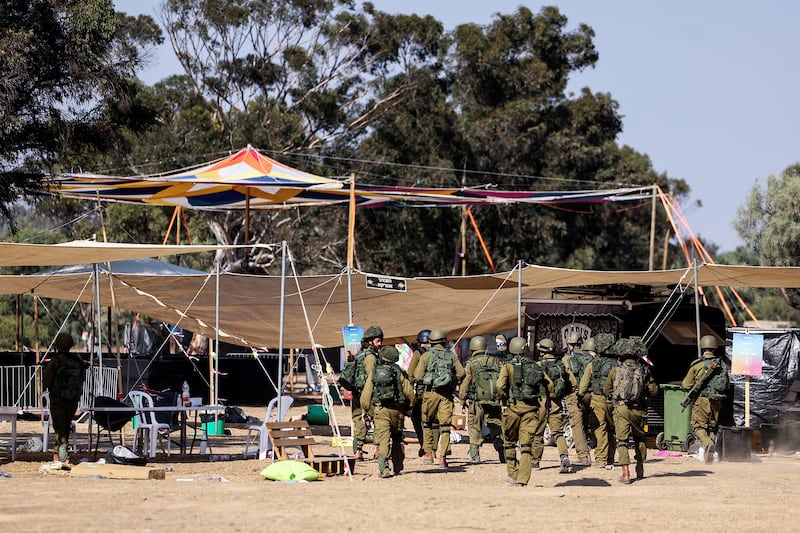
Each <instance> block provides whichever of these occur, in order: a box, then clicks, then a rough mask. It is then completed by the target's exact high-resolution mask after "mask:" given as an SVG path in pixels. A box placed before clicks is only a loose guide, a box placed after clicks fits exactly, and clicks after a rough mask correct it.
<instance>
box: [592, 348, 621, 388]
mask: <svg viewBox="0 0 800 533" xmlns="http://www.w3.org/2000/svg"><path fill="white" fill-rule="evenodd" d="M617 364H618V363H617V360H616V359H611V358H610V357H605V356H603V355H598V356H597V357H595V358H594V359H593V360H592V381H591V389H592V392H593V393H594V394H599V395H600V396H603V387H605V385H606V379H607V378H608V374H610V373H611V369H612V368H614V367H615V366H616V365H617Z"/></svg>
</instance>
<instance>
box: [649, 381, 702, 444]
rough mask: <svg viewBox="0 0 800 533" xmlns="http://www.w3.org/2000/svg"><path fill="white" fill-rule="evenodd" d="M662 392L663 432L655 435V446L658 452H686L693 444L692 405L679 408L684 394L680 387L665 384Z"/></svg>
mask: <svg viewBox="0 0 800 533" xmlns="http://www.w3.org/2000/svg"><path fill="white" fill-rule="evenodd" d="M661 390H663V391H664V431H663V432H662V433H659V434H658V435H656V446H657V447H658V449H659V450H674V451H682V452H687V451H689V448H690V447H691V446H692V444H694V441H695V437H694V434H693V433H692V422H691V419H692V404H691V403H690V404H689V405H687V406H686V409H683V408H682V407H681V402H682V401H683V400H684V398H686V392H684V390H683V389H682V388H681V386H680V385H674V384H671V383H665V384H663V385H661Z"/></svg>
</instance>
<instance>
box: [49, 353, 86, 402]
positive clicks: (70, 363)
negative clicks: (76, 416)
mask: <svg viewBox="0 0 800 533" xmlns="http://www.w3.org/2000/svg"><path fill="white" fill-rule="evenodd" d="M85 374H86V370H85V368H84V366H83V363H81V361H79V360H78V359H77V358H76V357H73V356H70V355H61V356H60V358H59V361H58V368H57V369H56V373H55V376H53V384H52V385H51V387H50V388H51V389H52V390H51V391H50V392H51V394H52V395H53V397H55V398H62V399H64V400H68V401H74V400H77V399H78V398H80V397H81V392H83V381H84V377H85Z"/></svg>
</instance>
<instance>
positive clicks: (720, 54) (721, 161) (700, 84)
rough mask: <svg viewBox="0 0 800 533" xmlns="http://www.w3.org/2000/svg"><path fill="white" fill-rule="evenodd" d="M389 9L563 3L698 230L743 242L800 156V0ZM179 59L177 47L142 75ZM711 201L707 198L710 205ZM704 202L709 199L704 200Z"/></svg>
mask: <svg viewBox="0 0 800 533" xmlns="http://www.w3.org/2000/svg"><path fill="white" fill-rule="evenodd" d="M159 4H160V1H159V0H115V5H116V6H117V9H118V10H121V11H126V12H128V13H131V14H134V13H146V14H150V15H153V16H154V17H155V18H156V20H158V19H159V17H158V6H159ZM373 4H375V6H376V7H377V8H378V9H380V10H382V11H386V12H389V13H417V14H420V15H423V14H430V15H433V16H434V17H436V18H437V19H439V20H441V21H442V22H443V23H444V25H445V27H446V28H448V29H452V28H453V27H455V26H456V25H458V24H461V23H465V22H475V23H479V24H486V23H489V22H490V21H491V20H492V15H493V14H494V13H497V12H501V13H511V12H513V11H515V10H516V8H517V6H519V5H525V6H527V7H528V8H530V9H531V10H533V11H539V9H541V7H542V6H543V5H556V6H558V7H559V9H560V10H561V12H562V13H563V14H564V15H566V16H567V18H568V19H569V23H568V28H570V29H571V28H574V27H576V26H577V25H578V24H579V23H581V22H583V23H586V24H588V25H589V26H591V27H592V28H593V29H594V31H595V39H594V43H595V47H596V49H597V51H598V52H599V55H600V60H599V61H598V63H597V66H596V67H595V68H594V69H592V70H589V71H586V72H583V73H580V74H579V75H577V76H575V77H574V79H573V80H572V82H571V90H573V91H578V90H579V89H580V88H581V87H584V86H587V87H589V88H591V90H592V91H594V92H608V93H610V94H611V95H612V97H613V98H614V99H615V100H617V102H619V104H620V108H619V109H620V113H621V114H622V115H623V124H624V131H623V133H622V135H621V136H620V137H619V139H618V140H619V142H620V143H621V144H627V145H629V146H631V147H633V148H634V149H636V150H637V151H639V152H642V153H645V154H647V155H649V156H650V158H651V160H652V161H653V166H654V168H655V169H656V170H657V171H658V172H666V173H667V175H668V176H670V177H673V178H682V179H684V180H686V181H687V182H688V183H689V186H690V187H691V188H692V196H691V201H690V202H688V203H684V205H682V208H683V211H684V213H685V214H686V216H687V218H688V220H689V224H690V226H691V227H692V229H693V230H694V232H695V233H697V234H698V235H700V236H702V237H703V238H705V239H706V240H708V241H711V242H713V243H715V244H717V245H718V246H719V247H720V250H721V251H732V250H734V249H735V248H736V247H737V246H739V245H741V244H742V243H741V241H740V239H739V237H738V235H737V234H736V231H735V230H734V229H733V227H732V223H733V221H734V219H735V218H736V211H737V209H738V208H739V207H740V206H742V205H744V202H745V199H746V196H747V195H748V193H749V192H750V190H751V189H752V188H753V186H754V185H755V184H756V183H757V182H759V183H761V184H763V183H765V181H766V178H767V177H769V176H770V175H778V174H780V172H781V171H782V170H783V169H784V168H786V167H787V166H789V165H792V164H794V163H796V162H798V161H800V154H798V140H800V135H799V134H798V132H797V128H798V124H800V105H798V103H797V102H798V95H797V94H798V88H799V87H800V69H797V68H796V62H797V50H798V46H797V28H798V27H800V2H786V1H777V0H773V1H768V2H759V3H754V2H730V1H724V0H703V1H700V2H698V1H690V0H670V1H669V2H657V1H641V0H639V1H636V0H614V1H613V2H598V1H596V0H564V1H553V2H519V1H503V0H500V1H495V2H485V1H477V0H436V1H431V0H427V1H421V0H373ZM177 69H178V65H177V62H176V60H175V58H174V56H173V55H172V50H171V49H170V48H169V47H168V46H165V47H163V49H162V50H160V51H159V53H158V55H157V56H156V57H154V58H153V63H152V65H151V67H150V68H149V69H148V70H147V71H145V72H144V73H143V74H142V79H143V80H144V81H145V82H147V83H153V82H155V81H157V80H159V79H161V78H163V77H165V76H167V75H169V74H171V73H173V72H176V71H177ZM698 202H699V203H698ZM700 204H702V205H700Z"/></svg>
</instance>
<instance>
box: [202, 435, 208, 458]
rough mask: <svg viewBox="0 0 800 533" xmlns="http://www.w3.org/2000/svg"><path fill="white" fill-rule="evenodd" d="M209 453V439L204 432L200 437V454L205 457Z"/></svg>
mask: <svg viewBox="0 0 800 533" xmlns="http://www.w3.org/2000/svg"><path fill="white" fill-rule="evenodd" d="M207 451H208V437H207V436H206V431H205V430H203V435H202V436H201V437H200V454H201V455H205V454H206V452H207Z"/></svg>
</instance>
